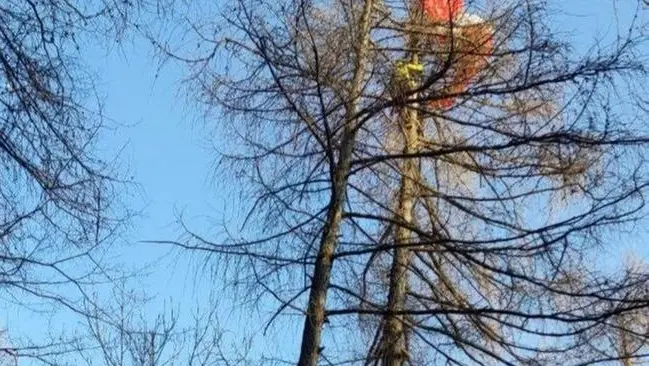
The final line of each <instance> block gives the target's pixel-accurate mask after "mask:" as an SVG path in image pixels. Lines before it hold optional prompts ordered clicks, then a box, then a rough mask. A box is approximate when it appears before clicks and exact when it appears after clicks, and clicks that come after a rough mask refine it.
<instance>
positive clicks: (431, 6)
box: [421, 0, 464, 22]
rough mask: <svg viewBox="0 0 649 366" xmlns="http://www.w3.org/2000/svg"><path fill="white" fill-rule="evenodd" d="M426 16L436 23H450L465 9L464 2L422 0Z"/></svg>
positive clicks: (457, 0) (458, 0)
mask: <svg viewBox="0 0 649 366" xmlns="http://www.w3.org/2000/svg"><path fill="white" fill-rule="evenodd" d="M421 7H422V9H423V11H424V14H426V15H427V16H428V18H429V19H430V20H432V21H434V22H450V21H451V20H452V19H454V18H455V17H456V16H457V15H458V14H459V12H460V11H461V10H462V9H463V8H464V0H421Z"/></svg>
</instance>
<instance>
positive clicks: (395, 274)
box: [379, 108, 420, 366]
mask: <svg viewBox="0 0 649 366" xmlns="http://www.w3.org/2000/svg"><path fill="white" fill-rule="evenodd" d="M400 122H401V125H402V126H401V128H402V129H403V135H404V149H403V152H404V153H405V154H412V153H416V152H417V148H418V147H417V146H418V140H419V130H420V126H419V123H420V122H419V116H418V113H417V110H416V109H415V108H406V109H405V110H404V111H403V112H402V117H401V121H400ZM401 169H402V171H401V185H400V188H399V197H398V203H397V211H396V213H395V215H396V218H397V220H398V221H399V222H400V223H401V225H400V226H399V227H398V228H397V230H396V232H395V246H396V247H395V249H394V258H393V261H392V268H391V270H390V287H389V294H388V309H387V310H388V314H387V317H386V321H385V330H384V334H383V340H382V343H383V344H382V345H381V346H380V347H379V349H380V350H381V352H382V353H383V354H382V359H383V362H382V364H383V365H384V366H401V365H403V364H404V363H405V362H406V361H407V360H408V346H407V344H406V332H407V327H406V325H405V316H404V314H399V312H403V310H404V309H405V303H406V291H407V289H408V265H409V263H410V257H411V251H410V249H409V248H408V247H404V245H407V244H409V242H410V238H411V231H410V229H409V228H407V226H409V225H411V224H412V221H413V209H414V205H415V198H416V197H415V196H416V190H417V187H416V179H417V177H418V162H417V160H416V159H405V160H404V162H403V163H402V165H401Z"/></svg>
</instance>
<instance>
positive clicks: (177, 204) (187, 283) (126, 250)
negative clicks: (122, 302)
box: [0, 0, 646, 365]
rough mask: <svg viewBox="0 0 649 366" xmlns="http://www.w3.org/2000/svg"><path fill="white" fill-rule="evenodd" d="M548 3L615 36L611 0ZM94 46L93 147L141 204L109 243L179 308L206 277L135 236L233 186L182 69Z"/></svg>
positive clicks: (4, 319) (218, 214)
mask: <svg viewBox="0 0 649 366" xmlns="http://www.w3.org/2000/svg"><path fill="white" fill-rule="evenodd" d="M550 2H551V3H552V4H553V5H555V6H556V7H557V8H560V9H562V10H565V11H566V12H568V13H569V14H571V19H572V21H571V22H570V23H568V22H566V23H565V24H561V25H558V26H559V27H560V28H562V29H563V30H565V31H570V32H571V33H572V34H573V36H574V37H577V38H576V39H580V40H585V41H586V42H588V43H590V42H591V41H592V38H591V39H584V37H583V34H588V35H590V34H593V32H592V31H593V30H597V33H599V34H600V35H602V34H604V33H605V34H609V35H611V34H614V33H615V29H614V28H612V27H614V23H613V17H612V14H613V12H612V11H611V9H612V7H611V4H612V3H613V2H612V1H609V0H569V1H560V0H552V1H550ZM594 4H601V5H604V6H601V7H596V6H593V5H594ZM617 6H619V7H620V9H619V11H620V14H622V15H627V16H628V15H629V14H631V11H632V10H633V9H634V7H635V1H618V2H617ZM104 46H105V45H103V44H101V43H99V44H95V45H94V47H89V48H86V50H85V51H84V56H85V57H87V58H86V60H85V61H86V62H87V65H88V66H89V67H90V69H91V70H93V71H94V72H95V73H96V74H97V75H98V77H99V80H98V90H99V92H100V94H102V95H105V97H106V98H105V106H106V109H105V114H106V115H107V116H108V117H109V118H110V119H112V120H114V121H115V122H117V123H119V124H121V125H122V127H120V128H119V129H118V130H116V131H114V132H111V133H107V134H106V135H105V136H104V137H103V139H102V141H101V146H102V150H103V153H104V154H106V156H114V155H115V153H117V152H118V149H119V150H120V152H119V159H120V161H121V163H122V164H123V166H124V168H125V172H128V175H129V176H132V177H133V179H134V181H135V182H137V183H138V184H139V185H140V188H139V189H138V190H134V191H133V192H132V194H130V195H129V196H128V197H127V202H126V204H127V205H128V206H130V207H132V208H134V209H138V210H141V215H140V216H138V217H136V219H135V221H134V222H133V224H132V225H131V226H130V228H129V229H128V231H127V232H126V234H125V236H124V237H123V238H122V239H121V244H124V245H120V246H119V248H121V249H120V250H121V253H120V256H121V258H122V260H123V261H124V263H125V264H126V265H131V266H135V267H139V266H141V264H142V263H153V264H155V266H154V267H152V273H151V276H150V277H149V278H148V279H147V280H145V282H143V285H144V286H145V287H146V288H147V290H148V291H150V292H151V293H152V294H155V295H157V296H158V299H157V300H156V301H154V302H152V304H151V305H150V307H151V309H153V310H158V311H159V310H161V309H162V307H163V305H164V304H168V303H169V301H170V299H172V300H171V301H172V302H173V303H175V304H177V305H178V304H182V305H179V306H180V307H182V308H184V309H187V306H188V305H190V304H196V303H200V302H201V301H202V300H204V298H205V296H204V294H205V293H206V292H207V291H209V289H210V288H214V286H212V285H211V281H212V279H211V277H210V276H204V277H203V281H202V282H200V281H199V283H198V284H193V280H194V278H195V277H194V274H195V272H194V270H195V266H192V265H194V264H196V261H192V260H190V259H188V258H187V257H181V258H177V257H175V256H172V255H170V254H169V248H168V247H161V246H157V245H152V244H143V243H139V241H141V240H151V239H153V240H155V239H174V238H176V237H177V236H178V234H179V233H180V231H179V230H178V227H177V224H176V215H177V214H178V213H179V212H181V211H182V212H185V213H186V214H187V217H193V218H195V219H196V220H195V222H196V223H197V224H196V227H195V229H197V230H198V231H199V232H207V231H208V226H207V224H206V220H205V218H206V217H211V218H217V219H218V218H223V217H228V211H229V210H231V209H235V208H236V207H237V203H236V195H235V194H234V193H235V192H236V190H235V189H233V188H236V183H235V182H221V181H218V180H215V179H213V178H214V176H213V169H214V161H215V158H216V156H215V154H214V152H213V150H212V149H210V144H211V143H212V139H211V138H210V132H211V129H210V128H209V124H203V121H202V120H201V119H202V116H203V114H202V110H201V109H200V107H197V106H196V104H194V103H190V102H188V98H187V97H186V96H185V95H183V93H182V91H181V88H180V83H179V82H180V79H181V78H182V77H183V76H184V75H185V70H183V69H182V68H181V67H179V66H177V65H171V64H170V65H167V66H166V67H164V68H163V69H162V70H160V72H159V73H158V70H157V69H156V68H157V63H156V62H155V61H154V59H153V57H152V53H151V48H150V46H149V44H148V43H147V42H146V41H144V40H137V41H136V42H135V44H126V45H125V46H124V47H122V48H121V51H120V49H119V48H113V49H111V50H108V51H107V50H106V48H105V47H104ZM212 122H213V121H212ZM122 148H123V149H122ZM193 221H194V220H193ZM637 234H639V232H638V233H637ZM633 236H635V237H636V240H632V241H630V242H629V243H630V244H631V245H632V246H634V247H636V248H637V249H638V250H641V251H643V252H645V253H646V251H645V250H643V248H642V247H641V242H640V240H638V237H637V236H636V235H633ZM627 238H628V237H627ZM220 304H221V306H222V308H223V310H222V315H223V316H222V320H224V327H225V328H229V329H231V330H233V331H234V333H233V334H234V336H235V337H234V338H233V340H235V341H236V339H237V338H238V337H241V336H243V335H245V332H243V331H241V330H242V329H243V330H246V331H256V330H259V329H260V328H261V327H262V325H261V324H262V323H261V322H260V320H259V318H256V317H254V316H252V315H249V314H248V313H240V312H235V313H234V315H228V314H230V312H229V310H231V309H230V308H231V302H230V301H229V300H228V299H227V298H225V299H221V301H220ZM3 313H4V314H3ZM28 319H29V320H28ZM262 319H263V318H262ZM47 320H48V319H47V317H34V316H33V315H32V314H31V313H29V312H26V311H24V310H19V309H16V308H12V307H8V308H3V307H0V324H3V325H4V326H6V327H7V328H8V329H9V330H10V331H15V329H17V328H20V331H19V332H30V331H32V330H36V329H42V327H43V326H44V325H43V323H42V322H43V321H47ZM55 323H56V324H59V325H60V324H76V323H77V320H76V319H75V318H73V317H71V316H69V315H60V317H59V318H57V319H56V320H55ZM45 326H47V325H45ZM291 328H294V329H289V330H288V331H285V332H283V334H285V335H286V336H285V337H287V338H286V339H284V340H285V341H287V340H290V339H295V338H296V336H297V334H299V333H300V332H301V322H297V323H295V324H294V325H293V326H291ZM285 330H286V329H285ZM271 340H272V341H271ZM280 341H282V339H281V338H280V336H279V334H275V335H272V334H271V335H269V336H268V337H265V338H263V339H260V342H258V343H257V346H256V347H257V349H258V350H260V351H261V350H263V349H267V350H270V349H272V348H273V347H274V344H276V342H280ZM280 343H282V342H280ZM297 347H298V345H297V344H291V343H289V344H288V345H287V346H285V347H283V351H285V355H284V356H286V357H289V358H290V354H292V353H293V352H296V350H297ZM24 364H26V365H28V364H29V363H28V362H27V363H24Z"/></svg>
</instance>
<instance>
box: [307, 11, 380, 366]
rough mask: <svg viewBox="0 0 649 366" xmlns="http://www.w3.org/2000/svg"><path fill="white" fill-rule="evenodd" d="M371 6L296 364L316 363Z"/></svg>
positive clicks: (364, 21) (362, 24)
mask: <svg viewBox="0 0 649 366" xmlns="http://www.w3.org/2000/svg"><path fill="white" fill-rule="evenodd" d="M373 7H374V1H373V0H366V1H365V4H364V5H363V13H362V16H361V19H360V23H359V36H358V40H357V43H356V61H355V65H354V76H353V79H352V82H351V91H350V98H349V99H350V101H349V106H348V107H347V113H346V119H345V127H344V132H343V139H342V145H341V151H340V157H339V159H338V162H337V164H336V166H335V167H334V174H333V182H332V192H331V201H330V204H329V212H328V216H327V222H326V224H325V227H324V230H323V234H322V240H321V242H320V248H319V250H318V257H317V259H316V262H315V267H314V269H313V279H312V280H311V290H310V292H309V304H308V307H307V312H306V317H305V319H304V331H303V333H302V345H301V347H300V358H299V361H298V366H316V365H317V364H318V359H319V358H320V340H321V337H322V327H323V325H324V321H325V306H326V301H327V289H328V287H329V281H330V278H331V268H332V266H333V255H334V253H335V250H336V246H337V244H338V242H337V236H338V232H339V229H340V223H341V220H342V215H343V206H344V203H345V198H346V191H347V180H348V177H349V170H350V166H351V159H352V154H353V151H354V142H355V140H356V126H354V117H355V115H356V113H357V112H358V102H359V98H360V95H361V91H362V87H363V81H364V74H365V68H366V64H367V55H368V47H369V39H370V29H371V15H372V10H373Z"/></svg>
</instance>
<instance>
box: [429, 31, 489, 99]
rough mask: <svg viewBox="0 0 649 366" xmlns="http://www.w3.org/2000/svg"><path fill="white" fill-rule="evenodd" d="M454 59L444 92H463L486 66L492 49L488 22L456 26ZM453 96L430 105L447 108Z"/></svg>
mask: <svg viewBox="0 0 649 366" xmlns="http://www.w3.org/2000/svg"><path fill="white" fill-rule="evenodd" d="M456 31H457V33H456V34H457V36H459V37H457V38H456V40H457V44H456V47H457V49H456V52H455V53H456V55H457V56H456V57H457V58H456V59H455V60H454V62H453V66H452V79H451V80H450V82H449V83H448V84H447V86H446V87H445V88H444V89H443V92H444V94H458V93H462V92H464V91H465V90H466V89H467V87H468V85H469V83H470V82H471V81H472V80H473V79H474V78H475V77H476V76H477V75H478V74H479V73H480V72H481V71H482V70H484V69H485V68H486V67H487V64H488V61H487V57H488V56H489V55H490V54H491V53H492V52H493V50H494V43H493V29H492V27H491V25H490V24H489V23H484V22H481V23H477V24H469V25H461V26H459V27H458V28H456ZM454 103H455V98H444V99H438V100H433V101H431V102H430V107H431V108H435V109H448V108H450V107H452V106H453V104H454Z"/></svg>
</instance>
